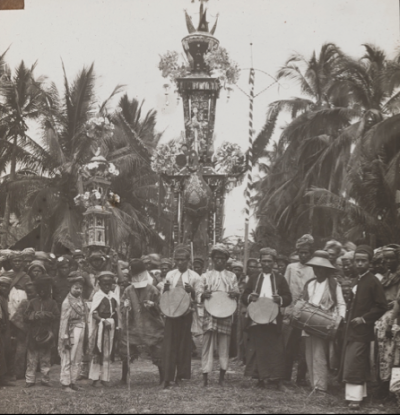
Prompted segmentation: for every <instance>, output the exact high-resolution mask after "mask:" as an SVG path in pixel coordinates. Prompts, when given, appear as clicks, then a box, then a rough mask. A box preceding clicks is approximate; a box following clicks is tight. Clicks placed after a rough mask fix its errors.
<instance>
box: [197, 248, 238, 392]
mask: <svg viewBox="0 0 400 415" xmlns="http://www.w3.org/2000/svg"><path fill="white" fill-rule="evenodd" d="M229 255H230V254H229V251H228V248H227V247H226V246H225V245H223V244H216V245H214V246H213V247H212V249H211V260H212V262H213V269H212V270H211V271H207V272H206V273H205V274H203V283H204V291H203V294H202V297H201V300H202V301H203V302H204V301H205V300H206V299H210V298H211V297H212V295H213V292H216V291H224V292H226V293H228V295H229V297H231V298H233V299H237V298H238V297H239V295H240V293H239V286H238V281H237V278H236V275H235V274H234V273H233V272H230V271H227V270H226V264H227V262H228V259H229ZM203 331H204V337H203V353H202V370H203V382H204V386H207V385H208V374H209V373H210V372H211V371H212V370H213V363H214V349H215V347H218V354H219V361H220V366H221V368H220V376H219V384H220V385H221V386H223V385H224V381H225V373H226V371H227V370H228V363H229V345H230V337H231V332H232V317H228V318H220V319H217V318H215V317H213V316H211V314H209V313H208V312H207V310H205V312H204V321H203Z"/></svg>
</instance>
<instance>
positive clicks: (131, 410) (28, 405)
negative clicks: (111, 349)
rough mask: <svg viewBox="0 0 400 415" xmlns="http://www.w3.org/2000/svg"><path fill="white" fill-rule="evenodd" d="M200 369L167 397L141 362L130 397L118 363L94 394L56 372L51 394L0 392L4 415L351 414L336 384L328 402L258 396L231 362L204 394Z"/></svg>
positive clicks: (370, 407) (388, 407)
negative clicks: (73, 388)
mask: <svg viewBox="0 0 400 415" xmlns="http://www.w3.org/2000/svg"><path fill="white" fill-rule="evenodd" d="M200 368H201V366H200V360H193V371H192V380H190V381H185V382H184V384H183V385H182V386H181V387H173V388H171V390H169V391H163V390H161V389H160V387H159V386H158V371H157V369H156V368H155V367H154V366H153V365H152V364H151V362H150V361H148V360H146V359H140V360H139V361H137V362H135V363H134V364H132V366H131V379H132V382H131V388H132V390H131V394H130V396H128V389H127V387H126V386H125V387H124V386H120V385H118V381H119V379H120V376H121V363H120V362H116V363H114V364H113V367H112V378H111V381H112V383H113V386H112V387H110V388H99V389H94V388H93V387H92V386H90V383H89V382H88V381H81V382H79V385H80V386H81V387H83V391H82V392H77V393H75V394H66V393H65V392H63V391H62V389H61V386H60V384H59V382H58V379H59V371H60V367H59V366H53V368H52V370H51V379H52V388H51V389H49V388H45V387H42V386H40V382H39V385H38V386H36V387H34V388H32V389H29V390H26V389H23V386H24V382H23V381H18V382H17V386H16V387H14V388H1V389H0V414H25V413H34V414H61V413H68V414H78V413H84V414H89V413H95V414H114V413H125V414H136V413H137V414H149V413H159V414H167V413H168V414H173V413H188V414H190V413H193V414H194V413H208V414H214V413H215V414H219V413H222V414H233V413H241V414H260V413H264V414H265V413H269V414H274V413H281V414H289V413H297V414H306V413H312V414H334V413H350V412H349V411H348V410H347V408H346V405H345V402H344V399H343V396H344V391H343V389H342V388H341V386H340V385H337V384H336V385H333V386H332V388H331V390H330V394H329V395H327V396H321V395H311V396H310V392H311V391H310V389H309V388H299V387H295V386H290V387H288V390H287V392H286V393H283V392H277V391H276V390H274V389H273V388H272V387H271V389H269V388H268V389H266V390H263V391H260V390H258V389H256V388H255V387H254V381H251V380H249V379H246V378H244V377H243V371H244V367H243V365H241V364H239V363H237V362H231V367H230V371H229V372H228V374H227V382H226V386H225V387H224V388H221V387H219V386H218V382H217V381H218V371H215V372H214V373H212V375H211V378H210V386H209V387H208V388H206V389H204V388H203V387H202V375H201V370H200ZM216 368H217V367H216ZM38 379H39V380H40V374H38ZM353 413H354V412H353ZM360 413H370V414H400V408H398V407H397V405H396V403H395V401H386V402H382V401H379V400H376V399H374V398H369V399H368V401H367V402H366V403H365V405H364V406H363V408H362V411H360Z"/></svg>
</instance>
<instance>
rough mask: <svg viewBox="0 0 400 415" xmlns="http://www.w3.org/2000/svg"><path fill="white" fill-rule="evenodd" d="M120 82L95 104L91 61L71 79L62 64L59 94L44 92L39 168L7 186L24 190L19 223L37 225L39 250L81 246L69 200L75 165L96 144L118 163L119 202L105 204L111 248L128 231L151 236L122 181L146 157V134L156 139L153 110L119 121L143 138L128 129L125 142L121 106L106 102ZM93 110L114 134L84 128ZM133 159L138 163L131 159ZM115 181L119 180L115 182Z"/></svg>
mask: <svg viewBox="0 0 400 415" xmlns="http://www.w3.org/2000/svg"><path fill="white" fill-rule="evenodd" d="M121 88H122V87H121V86H117V87H116V88H115V90H114V91H113V92H112V94H111V95H110V97H109V98H108V99H107V100H106V101H105V102H104V103H103V104H102V105H100V106H98V105H97V103H96V100H95V74H94V67H93V65H91V66H90V67H88V68H83V69H82V71H81V72H80V73H78V75H77V76H76V77H75V79H74V80H73V82H72V83H71V84H70V83H69V81H68V78H67V75H66V72H65V69H64V95H63V97H62V98H60V96H59V93H58V91H57V89H56V88H55V86H54V85H52V87H51V88H50V90H49V93H48V94H47V95H46V99H45V105H44V110H43V117H42V119H41V121H42V131H43V137H42V142H43V146H41V147H40V148H39V149H37V152H39V151H40V152H41V155H40V157H41V160H42V163H43V166H45V169H43V172H42V173H41V174H29V175H24V176H21V175H19V176H18V177H17V180H16V181H15V182H14V183H13V185H12V186H11V188H12V191H13V192H15V193H16V192H21V191H24V192H25V194H27V199H26V206H29V208H28V209H27V210H26V214H25V215H24V218H23V219H24V223H27V224H28V225H29V227H30V228H33V227H35V226H38V225H40V227H41V232H40V234H41V249H43V250H52V251H54V250H55V249H57V247H58V246H59V245H60V244H61V245H62V246H64V247H67V248H68V249H75V248H77V247H81V244H82V235H81V233H80V232H81V226H82V219H83V216H82V211H81V210H80V208H79V207H77V206H76V205H75V202H74V198H75V196H76V195H77V194H79V193H81V192H82V189H81V186H80V183H81V182H80V168H81V166H82V165H84V164H86V163H87V162H89V161H90V159H91V158H92V157H93V155H94V153H95V151H96V150H97V148H99V147H100V148H101V150H102V152H103V154H104V155H105V156H106V157H107V158H108V160H109V161H110V162H115V163H116V164H118V168H119V169H120V170H121V172H122V175H121V176H120V177H119V178H118V180H116V181H115V182H114V183H113V184H112V186H113V187H112V189H113V190H114V191H116V192H119V193H120V194H121V196H122V203H121V204H120V205H119V206H115V205H112V206H110V208H111V212H112V216H111V221H110V222H111V232H110V233H111V244H112V246H113V247H114V248H117V247H118V246H119V245H120V244H121V242H123V241H127V240H128V239H129V238H132V237H135V238H136V240H146V238H147V239H148V238H149V237H150V236H153V237H154V236H155V232H154V231H153V230H152V229H151V228H150V227H149V226H148V222H146V220H145V218H144V217H143V215H142V213H141V212H140V211H139V210H138V209H136V208H135V207H134V206H132V205H131V202H132V197H131V198H130V199H129V197H128V196H129V193H128V192H129V189H130V188H132V186H130V187H129V186H128V185H127V183H128V178H129V179H130V180H132V179H131V177H132V176H131V174H135V173H137V172H138V171H141V170H142V167H143V164H142V161H141V160H142V158H143V157H144V156H145V155H146V157H147V159H146V160H147V161H148V160H149V159H150V155H149V153H148V152H147V150H146V145H147V146H151V143H152V140H154V141H155V142H156V141H157V139H156V137H157V134H156V133H155V130H154V125H155V114H154V113H152V112H151V113H149V114H148V116H147V117H145V119H144V120H141V119H140V118H141V117H140V111H138V117H137V119H136V123H137V124H136V125H135V124H134V122H133V120H130V122H131V123H132V127H131V126H130V125H128V124H127V125H126V126H125V127H129V129H132V128H133V127H134V128H138V131H140V133H141V134H142V137H143V138H144V141H143V142H142V140H141V139H140V138H139V137H138V136H136V133H135V132H134V130H132V131H130V135H131V136H132V137H135V139H136V141H135V142H134V144H133V141H132V143H131V145H130V144H129V141H128V140H129V137H128V139H127V135H126V134H125V135H123V129H122V126H121V123H118V122H117V121H118V119H120V121H121V120H122V118H123V114H122V111H121V112H116V114H113V113H112V112H111V113H110V111H109V108H108V104H109V101H110V99H111V98H112V97H114V96H115V95H116V94H118V93H119V92H120V91H121ZM94 116H95V117H97V118H101V119H103V120H106V119H107V120H108V119H110V120H111V121H112V120H114V121H115V122H116V129H115V134H112V135H107V134H106V135H101V136H97V135H96V136H93V135H91V134H88V133H87V122H88V121H89V120H90V119H92V118H93V117H94ZM151 126H152V127H151ZM139 127H140V128H139ZM152 133H153V135H152ZM150 137H151V138H150ZM144 143H145V144H144ZM144 150H146V152H147V153H145V152H144ZM135 160H136V161H138V160H139V161H140V163H139V164H135V163H136V162H135ZM120 182H124V183H125V185H124V186H122V187H121V186H120V185H119V183H120ZM129 183H130V182H129ZM114 187H115V188H114ZM158 242H159V241H158Z"/></svg>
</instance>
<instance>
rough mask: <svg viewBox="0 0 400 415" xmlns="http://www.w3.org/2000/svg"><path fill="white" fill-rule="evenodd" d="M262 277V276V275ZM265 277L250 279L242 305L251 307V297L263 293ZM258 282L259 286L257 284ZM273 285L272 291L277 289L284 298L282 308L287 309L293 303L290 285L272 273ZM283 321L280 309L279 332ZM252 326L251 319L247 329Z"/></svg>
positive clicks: (277, 320) (278, 293)
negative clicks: (253, 294)
mask: <svg viewBox="0 0 400 415" xmlns="http://www.w3.org/2000/svg"><path fill="white" fill-rule="evenodd" d="M260 275H261V274H260ZM263 280H264V278H263V276H261V278H259V276H257V277H253V278H250V279H249V281H248V283H247V284H246V288H245V289H244V292H243V295H242V303H243V304H244V305H246V306H247V305H249V304H250V303H249V295H250V294H252V293H254V292H256V293H257V294H260V293H261V288H262V283H263ZM257 282H258V284H257ZM271 285H272V290H273V291H274V289H275V287H276V293H277V295H279V296H280V297H282V304H281V307H287V306H289V305H290V304H291V303H292V294H291V292H290V289H289V285H288V283H287V281H286V279H285V277H282V275H280V274H277V273H275V272H271ZM282 321H283V316H282V314H281V311H280V308H279V314H278V317H277V318H276V322H277V326H278V330H279V331H281V329H282ZM250 324H251V319H250V318H248V321H247V324H246V327H247V326H249V325H250Z"/></svg>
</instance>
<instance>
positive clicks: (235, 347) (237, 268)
mask: <svg viewBox="0 0 400 415" xmlns="http://www.w3.org/2000/svg"><path fill="white" fill-rule="evenodd" d="M243 269H244V267H243V262H241V261H238V260H234V261H233V262H232V272H233V273H234V274H235V275H236V279H237V282H238V286H239V292H240V293H242V292H243V290H244V287H245V286H246V282H245V278H246V276H245V275H243ZM239 313H240V306H238V308H237V310H236V312H235V314H234V315H233V323H232V333H231V344H230V346H229V357H231V358H232V357H234V358H236V357H237V356H238V354H239V344H238V337H239V333H238V327H239Z"/></svg>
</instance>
